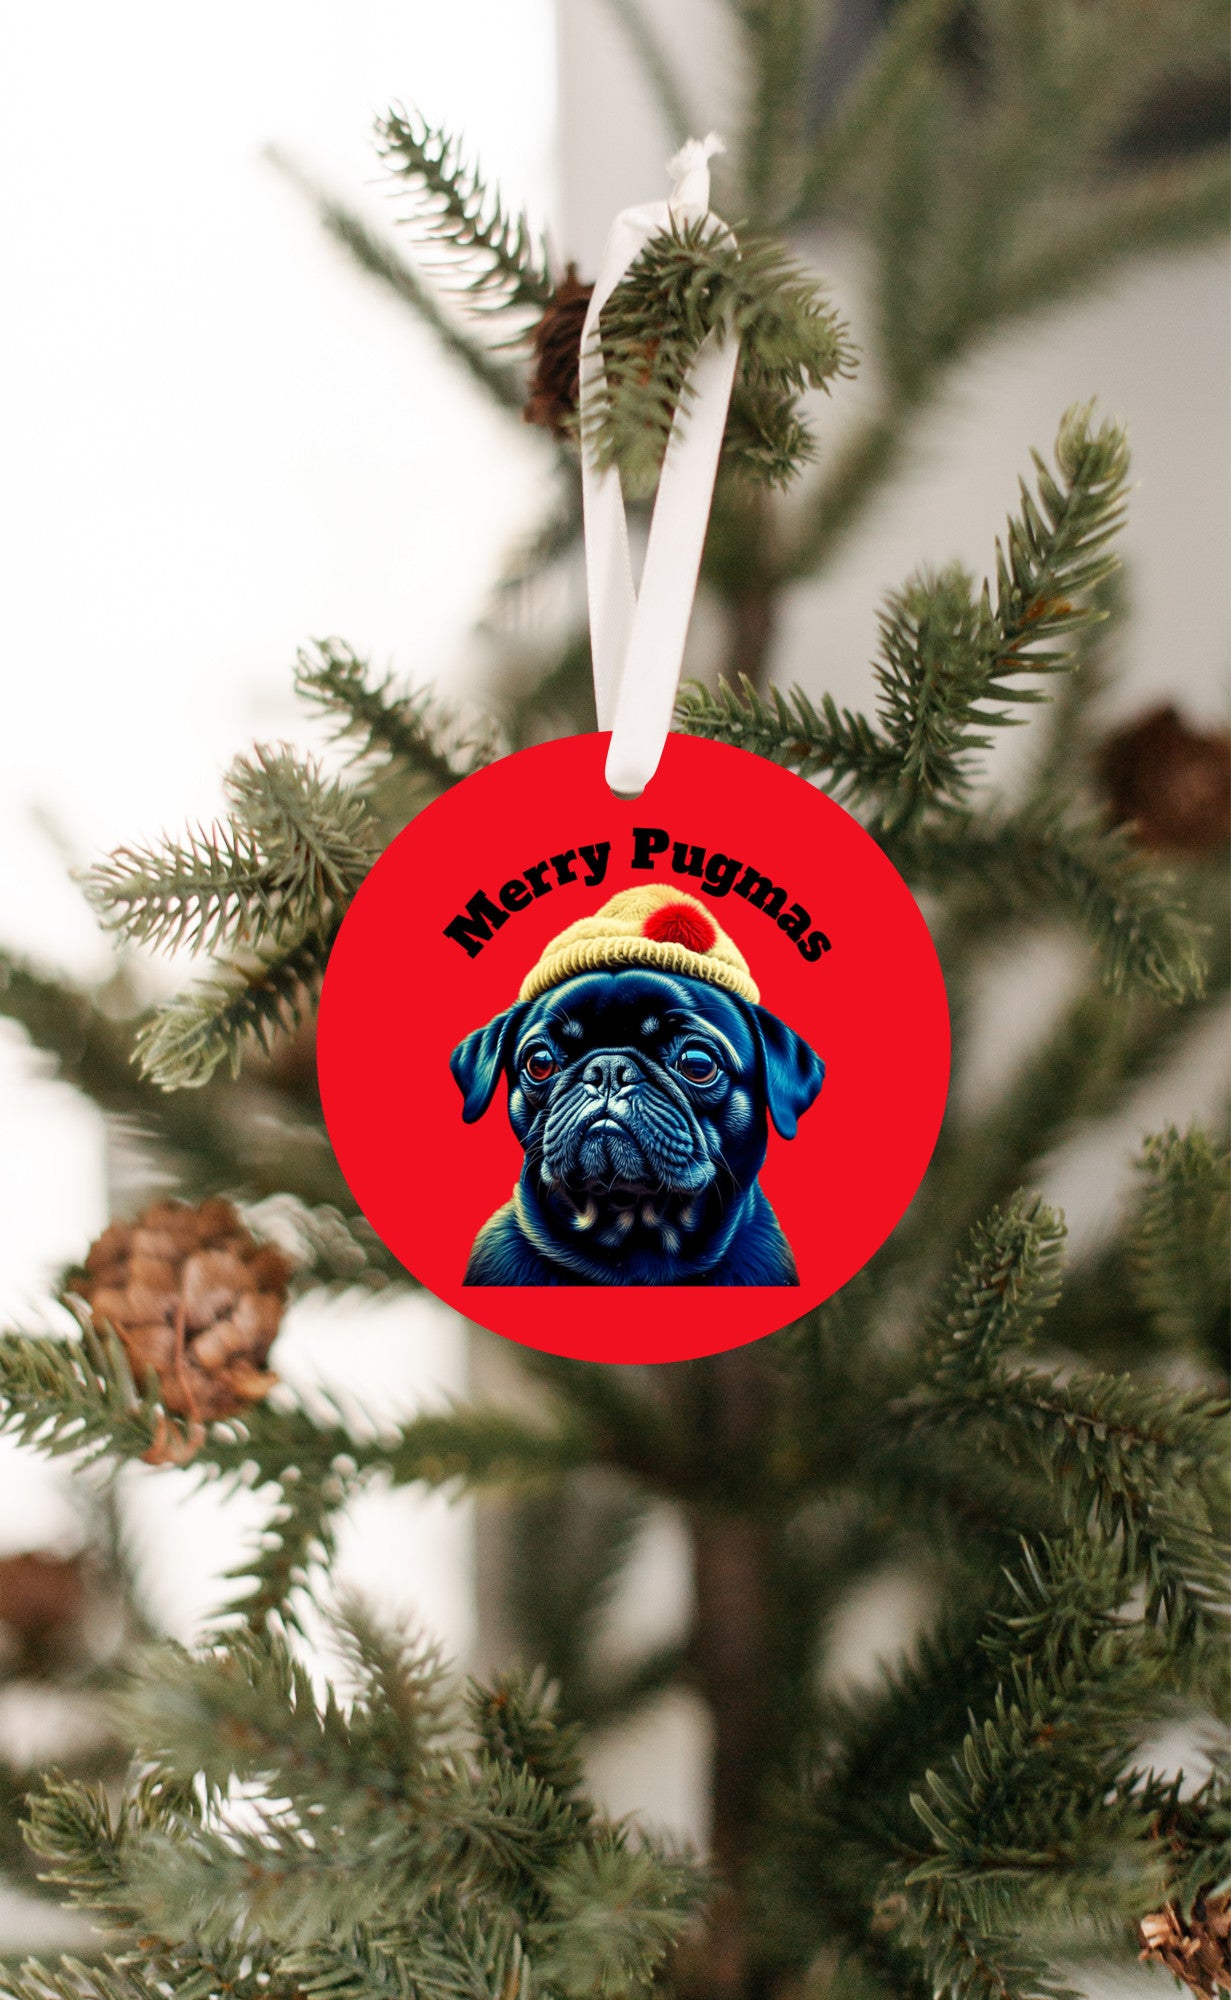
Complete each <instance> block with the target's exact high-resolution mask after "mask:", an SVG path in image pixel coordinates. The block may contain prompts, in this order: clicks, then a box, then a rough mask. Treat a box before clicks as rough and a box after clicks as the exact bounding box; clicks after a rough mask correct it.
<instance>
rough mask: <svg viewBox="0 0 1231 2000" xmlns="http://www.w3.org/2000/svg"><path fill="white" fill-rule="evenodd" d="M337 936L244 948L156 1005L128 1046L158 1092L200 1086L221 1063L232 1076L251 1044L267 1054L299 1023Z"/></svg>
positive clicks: (311, 935) (332, 933)
mask: <svg viewBox="0 0 1231 2000" xmlns="http://www.w3.org/2000/svg"><path fill="white" fill-rule="evenodd" d="M336 935H337V927H336V926H335V927H334V928H333V929H332V930H331V931H330V932H329V934H328V935H323V934H321V933H319V932H309V933H308V935H307V936H306V937H303V938H300V939H299V940H298V941H297V942H296V943H294V944H292V945H290V946H289V947H287V948H286V949H285V950H278V949H277V948H276V947H275V948H274V949H273V950H270V951H257V952H252V953H247V954H245V955H244V956H243V957H241V958H237V959H236V960H235V961H234V962H233V963H232V964H229V965H223V966H220V967H218V968H217V970H216V972H215V975H214V977H213V978H212V979H204V980H201V981H200V982H199V983H198V984H197V985H196V986H190V987H189V988H188V990H187V992H186V993H183V994H181V995H180V996H179V998H178V999H175V1000H173V1001H171V1002H170V1004H169V1005H168V1006H166V1007H162V1008H160V1009H159V1010H158V1012H157V1013H156V1014H154V1015H153V1016H152V1018H151V1019H150V1020H149V1021H147V1023H146V1024H145V1026H144V1027H143V1028H142V1029H141V1030H140V1032H139V1033H138V1035H137V1038H136V1041H135V1043H134V1048H135V1052H136V1056H137V1060H138V1061H139V1062H140V1065H141V1068H142V1070H143V1072H144V1074H145V1075H146V1076H147V1077H148V1078H149V1080H150V1082H151V1083H153V1084H155V1085H157V1087H158V1088H159V1089H160V1090H199V1089H200V1088H201V1087H202V1086H203V1085H204V1084H206V1083H208V1082H209V1080H210V1078H211V1077H212V1076H213V1074H214V1071H215V1070H216V1069H219V1068H220V1067H221V1065H222V1064H223V1063H227V1064H229V1066H230V1072H231V1075H232V1077H237V1076H238V1075H239V1071H240V1065H241V1063H242V1061H243V1055H244V1049H245V1047H246V1046H247V1045H248V1044H249V1043H253V1042H254V1043H255V1044H256V1046H257V1047H258V1048H259V1049H260V1050H261V1051H262V1052H263V1053H264V1054H266V1055H268V1054H269V1051H270V1047H271V1044H272V1043H273V1041H274V1040H275V1039H276V1037H277V1036H278V1035H280V1034H285V1033H289V1032H290V1031H291V1030H292V1029H294V1028H295V1027H296V1026H298V1024H299V1022H300V1021H301V1020H302V1019H303V1017H304V1015H305V1013H306V1011H307V1009H308V1007H309V1006H310V1005H311V1004H312V1002H313V1001H314V999H315V997H316V995H317V993H318V992H319V990H320V983H321V980H322V979H323V977H324V974H325V966H326V964H327V962H328V959H329V953H330V950H331V949H332V946H333V940H334V937H335V936H336Z"/></svg>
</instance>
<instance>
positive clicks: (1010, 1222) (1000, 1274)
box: [930, 1193, 1066, 1400]
mask: <svg viewBox="0 0 1231 2000" xmlns="http://www.w3.org/2000/svg"><path fill="white" fill-rule="evenodd" d="M1065 1235H1066V1231H1065V1227H1064V1221H1063V1218H1062V1217H1061V1216H1060V1215H1058V1214H1057V1213H1056V1211H1055V1210H1054V1209H1050V1208H1048V1207H1047V1206H1046V1204H1045V1203H1044V1202H1042V1201H1040V1200H1039V1198H1038V1196H1037V1195H1031V1194H1027V1193H1021V1194H1018V1195H1017V1196H1016V1197H1015V1198H1014V1199H1013V1200H1012V1201H1011V1202H1010V1203H1009V1204H1008V1206H1007V1207H1006V1208H1005V1209H1004V1210H1003V1211H1002V1210H999V1209H993V1210H992V1212H991V1214H990V1215H989V1216H988V1218H987V1220H986V1221H985V1222H981V1223H979V1224H977V1225H976V1227H975V1228H974V1230H972V1232H971V1241H970V1249H969V1251H968V1253H967V1255H966V1257H965V1258H964V1260H963V1262H962V1263H961V1264H960V1265H959V1267H958V1269H957V1271H956V1272H955V1274H954V1276H953V1278H952V1279H951V1280H950V1283H949V1285H948V1286H947V1287H946V1290H945V1293H944V1296H943V1298H942V1300H941V1302H940V1304H939V1305H938V1306H937V1308H936V1310H935V1311H934V1313H933V1315H932V1319H931V1326H930V1335H931V1351H932V1357H933V1358H932V1381H933V1383H934V1385H935V1389H936V1391H937V1392H938V1393H939V1395H940V1396H941V1398H942V1400H943V1398H944V1396H945V1394H946V1393H947V1392H948V1391H949V1390H951V1389H958V1390H959V1391H960V1389H961V1385H963V1384H969V1383H971V1382H972V1381H976V1382H979V1383H982V1381H983V1380H984V1378H985V1377H986V1376H987V1374H988V1373H989V1372H990V1371H992V1370H993V1369H995V1368H997V1367H999V1366H1000V1365H1001V1364H1002V1362H1003V1361H1004V1360H1005V1358H1006V1356H1007V1355H1008V1354H1010V1353H1011V1352H1012V1351H1013V1350H1014V1349H1016V1348H1024V1347H1026V1346H1028V1345H1029V1343H1030V1342H1031V1340H1032V1339H1033V1338H1034V1335H1035V1333H1036V1331H1037V1329H1038V1327H1039V1325H1040V1324H1041V1322H1042V1320H1043V1319H1044V1318H1045V1317H1046V1315H1047V1314H1048V1313H1049V1312H1050V1311H1051V1310H1052V1308H1053V1307H1054V1305H1055V1304H1056V1301H1057V1300H1058V1298H1059V1297H1060V1284H1061V1273H1062V1270H1063V1262H1064V1242H1065Z"/></svg>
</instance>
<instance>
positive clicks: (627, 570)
mask: <svg viewBox="0 0 1231 2000" xmlns="http://www.w3.org/2000/svg"><path fill="white" fill-rule="evenodd" d="M721 150H722V142H721V140H719V139H718V138H716V137H715V136H714V134H713V133H711V134H710V136H709V137H708V138H707V139H690V140H689V141H688V144H687V145H686V146H684V147H683V148H682V149H681V151H680V152H678V153H677V154H676V156H675V158H674V159H673V160H672V161H671V162H670V163H669V165H668V168H667V171H668V173H669V174H671V175H672V176H673V178H674V181H675V186H674V187H673V189H672V192H671V195H670V198H669V199H668V200H667V201H654V202H646V203H644V204H643V205H642V206H641V207H640V208H626V209H624V210H623V211H622V212H621V214H619V215H617V217H616V219H615V221H614V222H613V224H612V226H611V234H610V235H609V236H608V238H607V246H606V248H605V250H604V251H603V256H602V262H601V263H600V265H599V271H598V277H597V279H596V281H595V285H594V295H593V297H592V298H591V300H590V306H589V310H588V312H587V313H586V322H585V326H584V327H583V329H582V335H581V371H580V405H581V429H582V436H583V438H584V437H585V435H586V429H587V418H588V415H589V413H590V410H591V408H592V406H593V402H594V398H595V397H596V396H597V395H598V394H599V392H600V389H601V387H602V385H603V379H604V371H603V360H602V353H601V350H600V347H599V341H598V318H599V314H600V313H601V312H602V310H603V307H604V306H605V305H606V303H607V300H608V299H609V298H610V297H611V294H612V292H613V291H614V290H615V288H616V286H617V285H618V284H619V282H620V279H621V278H622V277H623V276H624V273H625V271H627V269H628V267H629V265H630V264H632V263H633V261H634V260H635V259H636V258H637V257H638V256H639V255H640V253H641V251H642V249H643V248H644V247H645V245H646V244H647V243H648V242H649V241H650V239H651V238H652V237H654V236H659V235H661V234H662V232H663V231H664V230H666V229H670V227H671V225H672V223H673V222H685V223H692V222H698V221H700V220H702V219H704V218H708V219H709V220H711V221H712V222H713V224H714V227H715V229H716V230H722V231H723V232H724V234H725V233H727V232H726V229H725V225H724V224H723V223H721V222H720V221H719V220H718V218H717V216H711V215H710V207H709V195H710V175H709V166H708V164H707V163H708V161H709V158H710V155H711V154H712V153H716V152H721ZM738 357H739V342H738V340H737V339H736V338H735V336H734V335H731V336H730V337H729V338H728V339H726V340H725V341H723V342H722V343H721V344H720V343H719V339H718V335H717V333H716V332H712V333H709V334H707V335H706V338H705V339H704V340H703V341H702V343H701V346H700V347H699V349H698V350H697V353H696V355H695V356H694V358H693V361H692V365H691V367H690V368H689V371H688V377H687V381H688V388H687V389H686V392H685V395H682V396H681V397H680V401H679V403H678V405H677V406H676V412H675V419H674V421H673V423H672V426H671V435H670V437H669V438H668V440H667V449H666V454H665V456H664V458H663V465H662V472H661V474H660V476H659V481H658V497H657V499H656V501H655V503H654V514H653V518H652V520H651V522H650V536H649V542H648V544H647V546H646V552H645V564H644V566H643V568H642V572H641V589H640V591H639V592H638V591H636V590H635V589H634V588H633V569H632V562H631V559H630V557H629V550H628V522H627V519H626V517H625V513H624V497H623V494H622V493H621V491H620V475H619V473H618V471H617V470H616V468H615V467H614V466H611V467H608V469H607V470H606V471H601V472H600V471H599V470H598V468H597V467H596V466H594V465H593V464H592V463H591V462H590V458H589V455H588V453H587V452H586V450H585V447H584V445H583V448H582V471H581V493H582V506H583V513H584V519H585V537H586V585H587V590H588V593H589V600H590V649H591V654H592V657H593V661H594V701H595V706H596V708H597V710H598V726H599V728H600V729H610V731H611V745H610V748H609V750H608V752H607V773H606V775H607V783H608V784H609V785H610V786H611V789H612V791H613V792H616V793H617V794H618V795H619V796H620V797H621V798H637V797H639V795H640V794H641V793H642V792H643V791H644V790H645V787H646V786H647V785H648V783H649V781H650V779H651V778H652V777H653V775H654V773H655V771H656V770H657V769H658V760H659V758H660V757H661V756H662V752H663V745H664V743H665V742H666V740H667V731H668V730H669V729H670V727H671V715H672V711H673V709H674V707H675V693H676V689H677V687H678V686H679V680H680V667H681V664H682V661H683V658H684V641H685V639H686V637H687V636H688V620H689V617H690V615H691V612H692V601H693V598H694V596H695V595H696V589H697V573H698V571H699V569H700V567H701V551H702V548H703V546H704V543H705V529H706V523H707V521H708V520H709V511H710V500H711V498H712V496H713V491H714V480H715V477H716V475H717V471H718V454H719V451H720V450H721V448H722V434H723V431H724V429H725V427H726V421H727V405H728V404H729V402H730V400H731V386H732V383H733V382H734V380H735V364H736V361H737V360H738ZM685 405H686V406H687V407H685Z"/></svg>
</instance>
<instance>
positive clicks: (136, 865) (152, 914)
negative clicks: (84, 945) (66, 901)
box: [82, 826, 294, 952]
mask: <svg viewBox="0 0 1231 2000" xmlns="http://www.w3.org/2000/svg"><path fill="white" fill-rule="evenodd" d="M82 885H83V887H84V889H85V893H86V895H87V897H88V899H89V901H90V903H91V904H92V905H93V907H94V909H95V911H96V913H97V914H98V916H99V918H100V919H101V921H102V923H103V925H104V928H105V929H107V930H112V931H118V932H119V933H120V934H121V935H122V936H124V937H126V938H129V939H131V940H133V941H134V942H136V943H140V944H144V945H147V946H148V947H149V948H150V949H151V950H154V951H158V950H165V951H175V950H179V949H181V948H184V949H187V950H188V951H194V952H195V951H213V950H215V949H217V948H218V947H220V946H223V945H225V944H228V943H230V942H231V941H232V940H233V939H234V938H235V936H236V934H237V933H238V932H239V931H241V930H243V929H250V928H252V927H254V926H256V925H258V924H265V925H268V926H269V928H270V929H271V930H275V929H276V928H277V926H278V924H279V922H281V921H283V906H282V901H281V898H280V895H279V884H278V881H277V879H276V876H275V873H274V871H273V869H271V868H270V867H269V865H268V863H267V862H266V861H265V860H264V859H263V857H262V856H261V854H260V852H259V849H258V847H257V844H256V838H255V836H254V834H253V833H252V831H251V830H250V829H249V828H246V827H243V826H222V827H219V826H214V827H208V828H207V827H196V828H193V827H190V828H189V829H188V831H187V833H186V834H185V836H184V838H183V840H164V841H163V842H162V843H161V844H160V845H158V846H152V845H151V846H141V847H127V846H126V847H118V848H116V849H115V851H114V853H112V854H110V855H109V856H108V857H107V859H106V860H105V861H100V862H97V863H96V864H95V866H94V867H93V868H91V869H90V870H89V871H88V873H87V874H86V875H85V876H84V877H83V878H82ZM293 920H294V919H293V918H292V921H293Z"/></svg>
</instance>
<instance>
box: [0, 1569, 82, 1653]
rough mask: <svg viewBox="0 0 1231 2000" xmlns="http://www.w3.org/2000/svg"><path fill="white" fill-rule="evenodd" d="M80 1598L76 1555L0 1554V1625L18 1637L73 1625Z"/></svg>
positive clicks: (37, 1635) (33, 1636) (37, 1636)
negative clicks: (6, 1627) (5, 1626)
mask: <svg viewBox="0 0 1231 2000" xmlns="http://www.w3.org/2000/svg"><path fill="white" fill-rule="evenodd" d="M82 1597H83V1578H82V1566H81V1558H80V1557H79V1556H53V1555H48V1553H47V1552H46V1550H44V1549H32V1550H30V1551H29V1552H28V1553H27V1554H24V1555H19V1556H0V1625H7V1626H8V1627H9V1630H10V1631H12V1632H14V1633H16V1634H17V1636H18V1637H19V1638H21V1639H30V1640H38V1639H42V1638H44V1637H45V1636H46V1635H47V1634H48V1633H50V1632H55V1631H57V1630H58V1629H59V1628H60V1627H61V1626H64V1625H72V1624H74V1623H75V1622H76V1620H77V1618H78V1617H79V1616H80V1613H81V1605H82Z"/></svg>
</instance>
